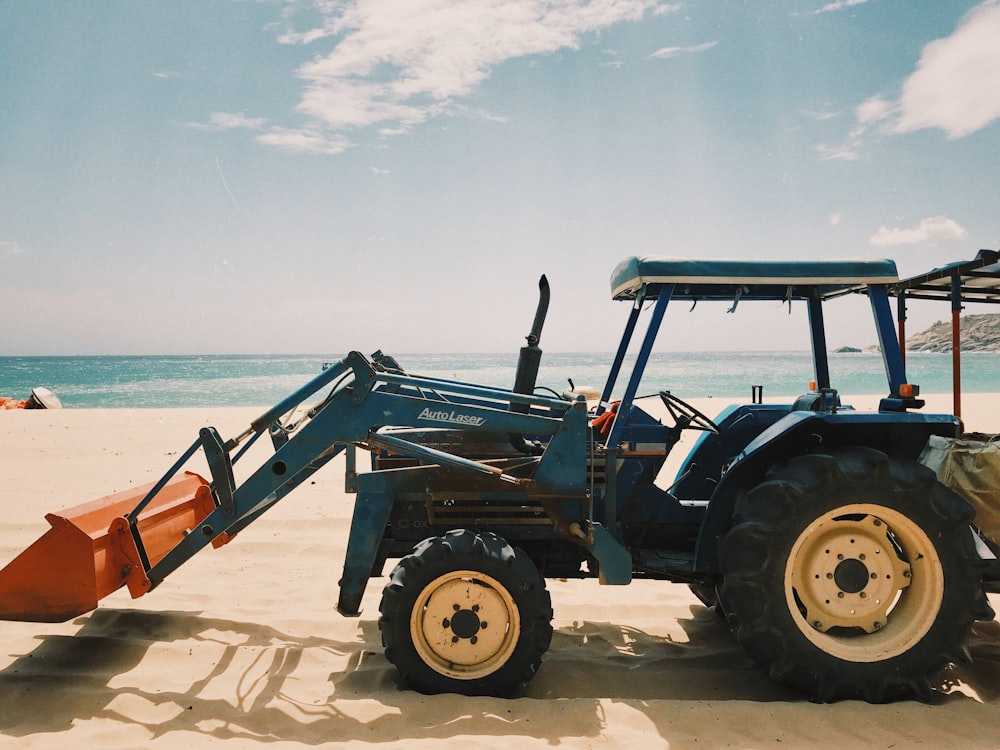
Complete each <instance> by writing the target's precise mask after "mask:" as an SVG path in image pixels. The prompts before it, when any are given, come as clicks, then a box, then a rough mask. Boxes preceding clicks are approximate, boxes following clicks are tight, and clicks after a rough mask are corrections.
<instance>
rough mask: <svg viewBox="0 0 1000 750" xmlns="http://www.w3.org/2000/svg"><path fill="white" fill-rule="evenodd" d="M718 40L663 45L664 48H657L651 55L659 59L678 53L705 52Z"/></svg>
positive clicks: (671, 56) (669, 57)
mask: <svg viewBox="0 0 1000 750" xmlns="http://www.w3.org/2000/svg"><path fill="white" fill-rule="evenodd" d="M716 44H718V42H702V43H701V44H695V45H692V46H690V47H663V48H662V49H658V50H656V52H654V53H653V54H651V55H650V57H652V58H655V59H657V60H669V59H671V58H673V57H677V56H678V55H683V54H686V53H693V52H705V51H707V50H710V49H712V47H714V46H715V45H716Z"/></svg>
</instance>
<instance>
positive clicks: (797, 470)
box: [720, 448, 991, 702]
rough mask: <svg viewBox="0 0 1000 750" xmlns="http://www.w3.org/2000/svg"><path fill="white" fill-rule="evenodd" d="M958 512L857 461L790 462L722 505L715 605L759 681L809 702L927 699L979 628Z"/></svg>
mask: <svg viewBox="0 0 1000 750" xmlns="http://www.w3.org/2000/svg"><path fill="white" fill-rule="evenodd" d="M971 520H972V510H971V508H970V507H969V506H968V504H967V503H965V502H964V501H963V500H961V499H960V498H959V497H958V496H957V495H955V494H954V493H953V492H951V491H950V490H948V489H946V488H945V487H943V486H942V485H941V484H939V483H938V482H937V480H936V478H935V476H934V474H933V472H931V471H930V470H929V469H927V468H926V467H924V466H921V465H920V464H918V463H916V462H914V461H910V460H904V459H896V458H889V457H888V456H886V455H885V454H884V453H881V452H879V451H875V450H871V449H867V448H847V449H842V450H838V451H835V452H831V453H830V454H822V455H820V454H816V455H806V456H799V457H796V458H793V459H791V460H789V461H788V462H786V463H785V464H783V465H781V466H779V467H777V468H775V469H774V470H772V471H771V472H770V473H769V475H768V477H767V479H766V481H764V482H763V483H761V484H759V485H758V486H757V487H755V488H753V489H752V490H751V491H749V492H748V493H745V494H744V495H742V496H741V497H740V498H739V499H738V500H737V503H736V509H735V516H734V526H733V529H732V531H730V533H729V534H728V535H727V536H726V538H725V540H724V542H723V548H722V560H723V562H722V566H723V576H724V577H723V585H722V588H721V590H720V596H721V600H722V604H723V606H724V608H725V610H726V612H727V613H728V615H729V618H730V623H731V625H732V626H733V628H734V630H735V632H736V636H737V639H738V640H739V641H740V643H741V644H742V645H743V646H744V648H746V650H747V651H748V652H749V653H750V655H751V656H752V657H753V658H754V659H755V660H756V661H757V662H758V663H760V664H761V665H763V666H765V667H766V668H767V669H768V670H769V672H770V674H771V676H772V677H773V678H775V679H777V680H779V681H781V682H786V683H789V684H792V685H794V686H796V687H798V688H800V689H802V690H804V691H806V692H807V693H809V695H810V696H811V697H813V698H814V699H816V700H820V701H830V700H835V699H837V698H862V699H865V700H868V701H871V702H883V701H886V700H892V699H895V698H902V697H919V698H924V699H927V698H929V696H930V684H929V678H930V677H932V676H933V675H934V674H935V673H936V672H937V671H938V670H939V669H940V668H941V667H943V666H944V665H945V664H947V663H949V662H960V661H965V660H967V658H968V657H967V651H966V648H965V640H966V637H967V635H968V631H969V628H970V626H971V624H972V622H973V620H975V619H976V618H977V617H981V616H990V615H991V613H990V612H989V605H988V603H987V602H986V598H985V594H984V593H983V590H982V584H981V580H980V579H981V570H980V568H981V565H980V562H979V558H978V555H977V554H976V551H975V547H974V544H973V540H972V534H971V532H970V528H969V523H970V521H971Z"/></svg>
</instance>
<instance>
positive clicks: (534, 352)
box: [510, 274, 549, 456]
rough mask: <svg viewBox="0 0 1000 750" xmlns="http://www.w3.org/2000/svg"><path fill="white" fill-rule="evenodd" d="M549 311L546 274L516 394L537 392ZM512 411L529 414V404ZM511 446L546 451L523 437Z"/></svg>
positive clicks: (516, 379)
mask: <svg viewBox="0 0 1000 750" xmlns="http://www.w3.org/2000/svg"><path fill="white" fill-rule="evenodd" d="M548 311H549V280H548V279H547V278H545V274H542V277H541V278H540V279H539V280H538V307H537V308H536V309H535V320H534V322H532V324H531V333H529V334H528V336H527V339H528V343H527V344H526V345H525V346H522V347H521V352H520V354H519V355H518V357H517V371H516V372H515V373H514V388H513V390H514V393H523V394H524V395H531V394H532V393H534V392H535V383H536V382H537V380H538V368H539V366H540V365H541V363H542V350H541V349H540V348H539V346H538V344H539V342H540V341H541V339H542V326H543V325H545V315H546V314H547V313H548ZM510 410H511V411H516V412H519V413H522V414H527V413H528V410H529V408H528V405H527V404H511V405H510ZM510 444H511V446H513V447H514V449H515V450H517V451H520V452H521V453H526V454H528V455H535V456H537V455H540V454H541V453H542V451H543V450H544V449H543V448H542V446H540V445H538V444H530V443H528V442H527V441H526V440H525V439H524V436H523V435H511V436H510Z"/></svg>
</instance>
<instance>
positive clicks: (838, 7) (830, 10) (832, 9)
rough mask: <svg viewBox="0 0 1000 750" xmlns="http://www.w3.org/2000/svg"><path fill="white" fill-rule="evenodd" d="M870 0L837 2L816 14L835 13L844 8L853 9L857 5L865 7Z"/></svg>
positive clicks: (839, 0) (828, 4) (842, 0)
mask: <svg viewBox="0 0 1000 750" xmlns="http://www.w3.org/2000/svg"><path fill="white" fill-rule="evenodd" d="M867 2H868V0H837V1H836V2H833V3H827V4H826V5H824V6H823V7H822V8H820V9H819V10H817V11H815V12H816V13H835V12H836V11H838V10H843V9H844V8H851V7H853V6H855V5H864V4H865V3H867Z"/></svg>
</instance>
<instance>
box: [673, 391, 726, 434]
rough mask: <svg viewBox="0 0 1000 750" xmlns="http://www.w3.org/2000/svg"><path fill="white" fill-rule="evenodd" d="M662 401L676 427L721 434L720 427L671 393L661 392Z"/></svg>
mask: <svg viewBox="0 0 1000 750" xmlns="http://www.w3.org/2000/svg"><path fill="white" fill-rule="evenodd" d="M660 400H661V401H662V402H663V405H664V406H665V407H667V411H668V412H669V413H670V418H671V419H673V420H674V426H676V427H680V428H681V429H682V430H701V431H702V432H712V433H715V434H716V435H718V434H719V432H720V430H719V425H717V424H716V423H715V422H713V421H712V420H711V419H709V418H708V417H706V416H705V415H704V414H702V413H701V412H700V411H698V410H697V409H695V408H694V407H693V406H691V404H689V403H687V402H686V401H681V399H679V398H677V396H675V395H673V394H672V393H671V392H670V391H660Z"/></svg>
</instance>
